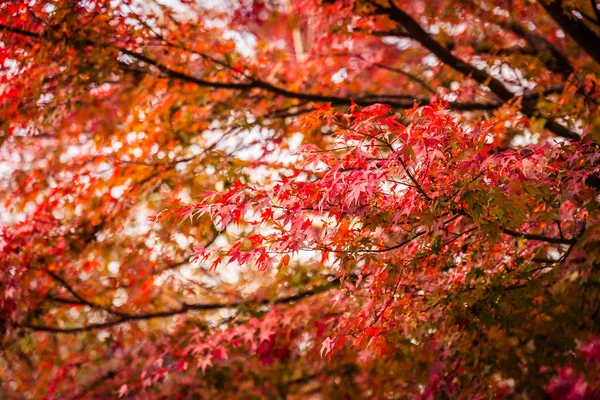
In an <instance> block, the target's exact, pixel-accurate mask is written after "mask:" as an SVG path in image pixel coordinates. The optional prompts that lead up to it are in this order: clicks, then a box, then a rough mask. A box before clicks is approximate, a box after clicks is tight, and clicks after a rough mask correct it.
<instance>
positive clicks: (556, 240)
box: [502, 228, 577, 245]
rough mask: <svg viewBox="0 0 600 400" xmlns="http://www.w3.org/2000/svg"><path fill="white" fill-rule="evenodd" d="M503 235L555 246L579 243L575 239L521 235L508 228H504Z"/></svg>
mask: <svg viewBox="0 0 600 400" xmlns="http://www.w3.org/2000/svg"><path fill="white" fill-rule="evenodd" d="M502 233H504V234H506V235H509V236H512V237H516V238H519V237H522V238H524V239H527V240H537V241H540V242H546V243H554V244H570V245H573V244H575V243H576V242H577V240H576V239H574V238H573V239H567V238H555V237H550V236H544V235H538V234H535V233H521V232H517V231H513V230H511V229H507V228H503V229H502Z"/></svg>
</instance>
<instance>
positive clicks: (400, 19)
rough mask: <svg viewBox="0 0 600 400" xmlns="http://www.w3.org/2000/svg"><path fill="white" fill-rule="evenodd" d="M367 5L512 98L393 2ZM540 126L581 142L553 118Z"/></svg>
mask: <svg viewBox="0 0 600 400" xmlns="http://www.w3.org/2000/svg"><path fill="white" fill-rule="evenodd" d="M371 4H373V5H374V6H375V8H376V10H377V11H378V12H379V13H380V14H384V15H387V16H388V17H389V18H390V19H391V20H392V21H394V22H396V23H398V24H399V25H401V26H402V27H404V28H405V29H406V30H407V31H408V32H409V33H410V34H411V36H412V37H413V38H414V39H415V40H417V41H418V42H419V43H420V44H421V45H422V46H423V47H425V48H426V49H428V50H429V51H431V52H432V53H433V54H434V55H435V56H436V57H437V58H439V59H440V60H441V61H442V62H444V63H445V64H446V65H448V66H450V67H452V68H453V69H455V70H456V71H458V72H461V73H462V74H464V75H467V76H471V77H472V78H473V79H475V81H477V82H479V83H480V84H482V85H485V86H487V87H488V88H489V89H490V90H491V91H492V92H493V93H494V94H495V95H496V96H498V98H500V99H501V100H502V101H503V102H508V101H511V100H513V99H514V98H515V94H514V93H513V92H511V91H510V90H508V89H507V88H506V86H504V84H503V83H502V82H501V81H500V80H498V79H496V78H494V77H493V76H491V75H490V74H488V73H487V72H485V71H484V70H481V69H478V68H476V67H475V66H473V65H471V64H469V63H467V62H465V61H463V60H461V59H460V58H458V57H456V56H455V55H453V54H452V53H451V52H450V50H448V49H447V48H446V47H444V46H442V45H441V44H440V43H439V42H438V41H436V40H435V39H434V38H433V37H432V36H431V35H429V33H427V32H426V31H425V29H423V27H421V25H419V23H417V21H415V20H414V19H413V17H411V16H410V15H409V14H407V13H406V12H404V11H403V10H401V9H400V8H398V7H396V6H395V5H394V4H393V3H390V5H389V6H387V7H384V6H382V5H380V4H378V3H375V2H371ZM522 110H523V112H524V113H525V114H526V115H528V116H533V115H535V114H536V109H535V105H534V104H530V102H523V103H522ZM544 127H545V128H547V129H549V130H550V131H552V132H554V133H555V134H556V135H558V136H562V137H564V138H567V139H574V140H581V137H580V136H579V135H578V134H577V133H575V132H573V131H571V130H570V129H568V128H567V127H565V126H563V125H561V124H559V123H558V122H556V121H554V120H553V119H548V120H547V122H546V124H545V125H544Z"/></svg>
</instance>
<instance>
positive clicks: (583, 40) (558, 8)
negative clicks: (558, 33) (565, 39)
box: [540, 0, 600, 64]
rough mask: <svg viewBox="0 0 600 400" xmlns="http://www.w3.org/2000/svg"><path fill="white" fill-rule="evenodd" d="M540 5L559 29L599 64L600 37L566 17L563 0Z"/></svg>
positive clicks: (572, 18) (545, 2)
mask: <svg viewBox="0 0 600 400" xmlns="http://www.w3.org/2000/svg"><path fill="white" fill-rule="evenodd" d="M540 4H541V5H542V7H543V8H544V10H546V12H547V13H548V15H550V16H551V17H552V19H553V20H554V21H555V22H556V23H557V24H558V25H559V26H560V27H561V29H562V30H563V31H565V33H566V34H567V35H569V36H570V37H571V39H573V40H574V41H575V42H576V43H577V44H578V45H580V46H581V47H582V48H583V50H584V51H585V52H586V53H587V54H588V55H589V56H590V57H592V58H593V59H594V60H595V61H596V62H597V63H599V64H600V36H598V35H597V34H596V32H594V31H593V30H591V29H590V28H588V26H587V25H586V24H584V23H583V22H582V21H580V20H579V19H577V18H574V17H572V16H570V15H567V14H566V13H565V11H566V9H565V7H564V5H563V0H553V1H548V0H541V1H540Z"/></svg>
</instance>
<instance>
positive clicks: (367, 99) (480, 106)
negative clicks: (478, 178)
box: [0, 24, 502, 111]
mask: <svg viewBox="0 0 600 400" xmlns="http://www.w3.org/2000/svg"><path fill="white" fill-rule="evenodd" d="M0 30H4V31H8V32H12V33H16V34H20V35H25V36H28V37H33V38H41V37H42V35H41V34H38V33H35V32H28V31H24V30H22V29H19V28H13V27H8V26H6V25H3V24H0ZM85 43H86V45H95V43H93V42H91V41H89V40H86V41H85ZM117 50H118V51H120V52H121V53H123V54H125V55H128V56H130V57H132V58H134V59H135V60H137V61H140V62H143V63H145V64H147V65H149V66H152V67H154V68H156V69H157V70H158V71H159V72H161V73H163V74H164V75H165V76H166V77H168V78H171V79H176V80H179V81H181V82H188V83H193V84H195V85H197V86H200V87H205V88H213V89H226V90H239V91H250V90H252V89H261V90H264V91H267V92H270V93H273V94H276V95H279V96H282V97H286V98H292V99H298V100H305V101H314V102H319V103H331V104H332V105H336V106H344V105H350V104H351V103H352V101H354V102H355V103H356V104H358V105H359V106H368V105H371V104H373V103H378V102H379V103H386V104H388V105H390V106H392V107H395V108H401V109H408V108H412V107H413V106H414V103H415V102H417V103H419V104H427V103H429V102H430V99H428V98H415V97H414V96H410V95H393V94H389V95H369V96H348V97H342V96H329V95H322V94H316V93H306V92H295V91H291V90H288V89H285V88H282V87H279V86H275V85H273V84H271V83H268V82H265V81H262V80H259V79H255V78H253V79H252V80H251V81H249V82H215V81H209V80H205V79H201V78H197V77H194V76H191V75H188V74H186V73H183V72H180V71H176V70H174V69H172V68H169V67H167V66H165V65H163V64H161V63H160V62H158V61H156V60H154V59H151V58H149V57H147V56H145V55H143V54H140V53H138V52H135V51H131V50H128V49H124V48H117ZM121 67H122V69H123V70H126V71H130V70H131V66H129V65H127V64H121ZM135 72H137V73H139V72H142V71H140V70H137V69H136V70H135ZM501 105H502V103H485V102H484V103H479V102H454V103H449V108H450V109H453V110H456V111H484V110H494V109H497V108H498V107H500V106H501Z"/></svg>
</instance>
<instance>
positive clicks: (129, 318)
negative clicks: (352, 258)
mask: <svg viewBox="0 0 600 400" xmlns="http://www.w3.org/2000/svg"><path fill="white" fill-rule="evenodd" d="M339 283H340V278H337V279H334V280H333V281H331V282H328V283H325V284H322V285H318V286H315V287H313V288H312V289H308V290H305V291H302V292H299V293H296V294H294V295H290V296H284V297H279V298H277V299H275V300H269V299H262V300H258V301H257V300H244V301H234V302H231V303H196V304H184V305H182V306H181V307H180V308H178V309H175V310H165V311H157V312H153V313H146V314H124V313H121V314H120V315H121V317H120V318H117V319H113V320H110V321H106V322H100V323H95V324H89V325H86V326H80V327H74V328H60V327H55V326H45V325H37V324H30V323H24V324H15V326H16V327H20V328H26V329H30V330H33V331H39V332H50V333H81V332H88V331H93V330H98V329H107V328H111V327H113V326H117V325H121V324H124V323H129V322H135V321H142V320H151V319H156V318H168V317H173V316H176V315H181V314H186V313H188V312H190V311H214V310H220V309H225V308H237V307H246V306H253V305H254V306H260V305H268V304H272V305H276V304H287V303H292V302H295V301H299V300H302V299H305V298H308V297H311V296H315V295H317V294H320V293H323V292H326V291H328V290H330V289H332V288H335V287H338V286H339Z"/></svg>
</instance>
